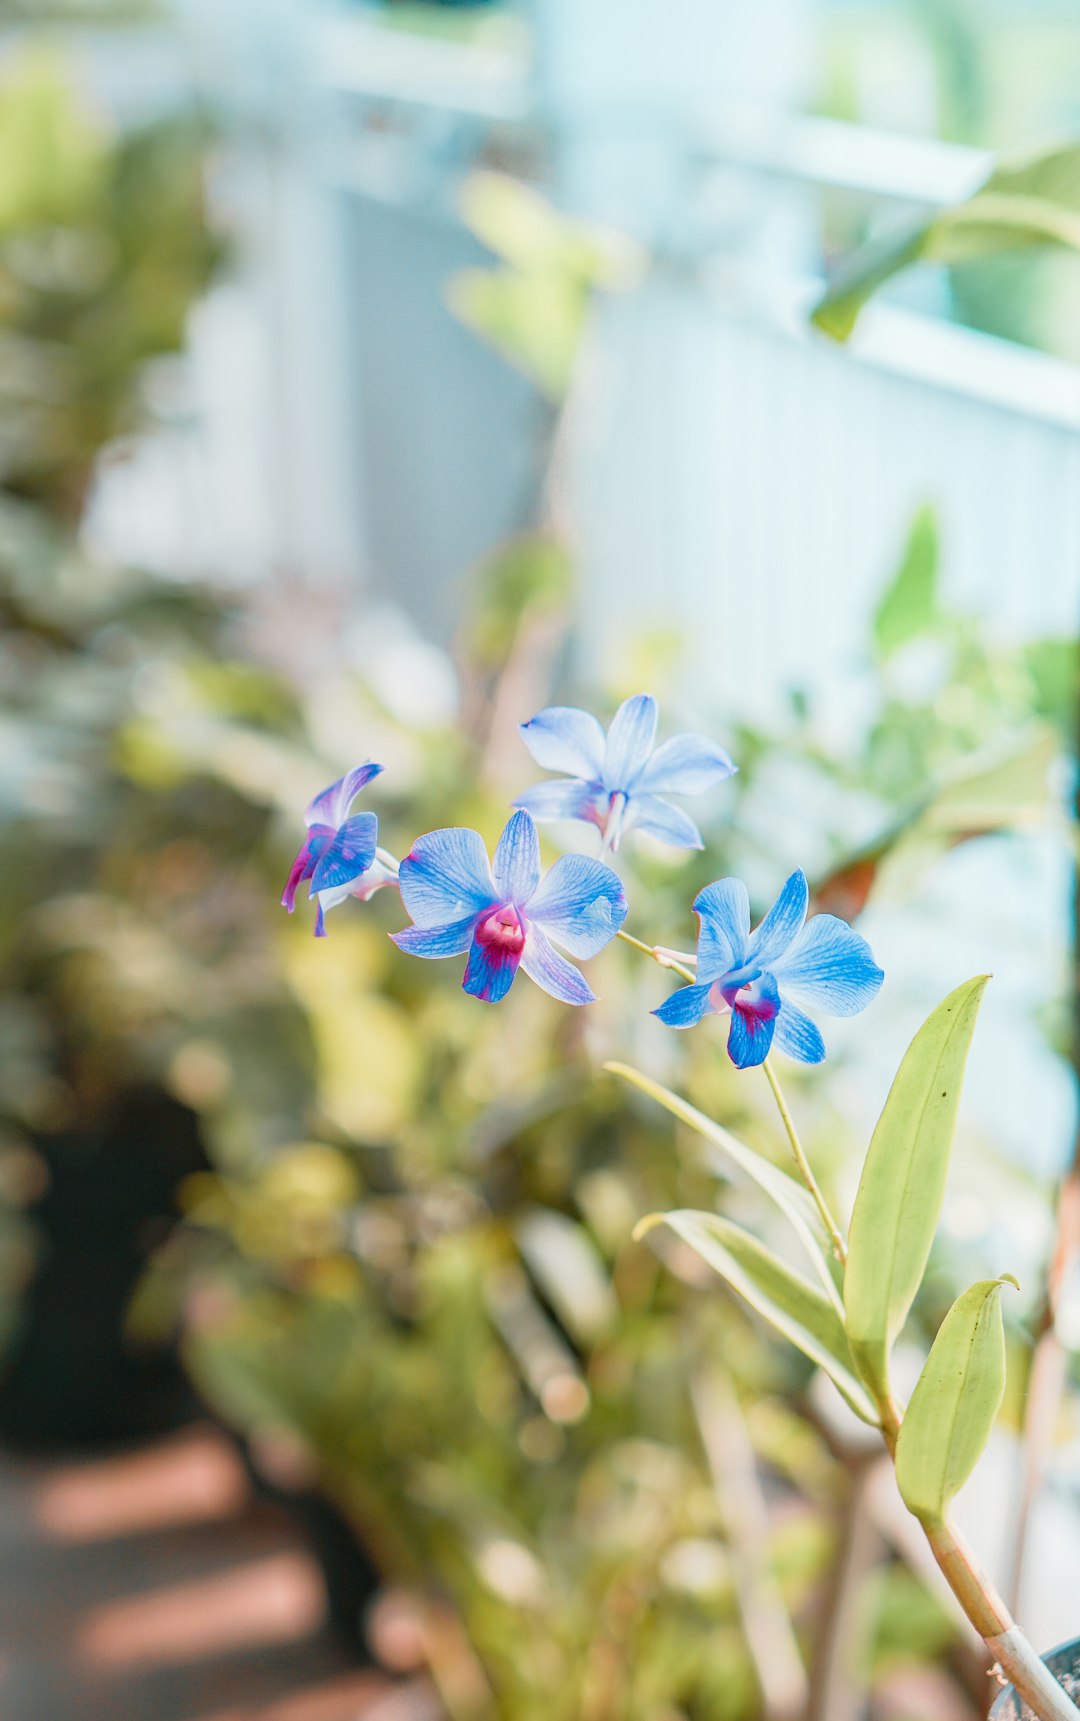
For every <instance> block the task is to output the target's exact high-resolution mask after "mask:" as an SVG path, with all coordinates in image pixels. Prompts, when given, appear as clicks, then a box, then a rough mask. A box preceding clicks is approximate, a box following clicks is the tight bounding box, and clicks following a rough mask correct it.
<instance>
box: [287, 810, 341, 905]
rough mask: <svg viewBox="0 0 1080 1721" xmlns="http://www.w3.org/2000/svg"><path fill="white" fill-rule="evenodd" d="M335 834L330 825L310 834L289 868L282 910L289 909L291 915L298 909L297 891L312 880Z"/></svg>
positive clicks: (322, 826)
mask: <svg viewBox="0 0 1080 1721" xmlns="http://www.w3.org/2000/svg"><path fill="white" fill-rule="evenodd" d="M333 834H334V833H333V831H332V830H331V829H330V827H329V826H328V825H318V826H316V828H315V829H314V830H312V831H310V832H309V834H308V838H307V841H306V842H305V843H303V844H302V845H301V847H300V850H299V852H298V854H297V856H296V859H295V860H294V861H293V863H292V866H291V867H290V868H289V876H288V878H287V879H286V881H285V889H284V890H283V891H282V893H281V906H282V908H287V909H288V911H289V913H290V914H291V913H292V911H293V909H294V908H295V907H296V893H297V891H298V890H299V888H300V886H301V885H302V884H303V882H304V880H305V879H306V878H310V877H311V875H312V873H313V872H314V871H315V868H316V866H317V865H318V861H319V856H320V855H321V854H322V852H323V850H324V849H325V847H326V845H327V842H328V841H329V839H330V838H331V837H332V836H333Z"/></svg>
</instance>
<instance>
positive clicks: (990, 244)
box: [811, 143, 1080, 341]
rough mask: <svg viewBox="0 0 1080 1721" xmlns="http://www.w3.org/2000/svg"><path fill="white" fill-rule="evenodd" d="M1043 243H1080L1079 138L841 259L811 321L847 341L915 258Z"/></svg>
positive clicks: (966, 255)
mask: <svg viewBox="0 0 1080 1721" xmlns="http://www.w3.org/2000/svg"><path fill="white" fill-rule="evenodd" d="M1040 246H1066V247H1068V248H1070V249H1072V250H1080V144H1075V143H1070V144H1066V145H1065V146H1064V147H1062V148H1059V149H1055V150H1052V151H1051V152H1050V153H1049V154H1047V155H1040V156H1036V157H1034V158H1033V159H1031V160H1028V161H1023V162H1020V163H1019V164H1006V165H1005V166H1002V167H997V168H995V170H994V172H993V173H992V174H991V175H990V177H989V179H987V180H986V182H985V184H983V185H982V186H981V187H980V188H979V190H978V191H977V192H976V193H975V195H974V196H973V197H970V198H968V199H967V201H966V202H964V203H958V204H954V205H953V206H952V207H951V208H948V209H942V210H939V211H938V212H937V213H936V214H934V215H931V216H929V217H922V218H917V219H916V220H915V222H914V223H912V222H910V221H908V222H905V223H904V224H903V225H901V226H900V227H899V228H897V229H896V230H895V231H893V232H891V233H886V234H885V235H884V236H883V237H882V238H876V239H873V240H871V241H870V242H869V243H868V244H867V245H865V246H862V247H861V248H860V249H859V250H857V251H856V252H855V253H854V254H853V256H851V257H850V258H848V259H846V260H845V261H844V262H843V263H842V264H841V265H840V267H839V269H838V270H837V271H836V273H835V274H834V275H833V277H832V279H831V280H830V282H829V286H828V289H827V291H826V292H825V294H824V296H823V298H822V299H821V300H820V302H819V303H818V304H817V305H816V306H815V308H814V310H813V311H812V312H811V321H812V322H813V323H815V324H816V326H817V327H818V328H819V329H820V330H821V331H822V333H823V334H826V335H831V336H832V338H833V339H834V340H838V341H846V340H847V338H848V336H849V335H850V334H851V332H852V330H853V329H854V327H855V324H856V322H857V320H858V317H859V313H860V311H861V310H862V308H863V306H864V305H865V304H866V302H867V300H868V299H870V298H872V297H873V295H874V293H876V292H877V290H878V288H879V287H881V286H883V285H884V283H885V282H886V281H888V280H890V279H891V277H892V276H893V275H897V274H899V273H900V271H901V270H902V269H907V268H909V267H910V266H911V264H913V263H918V262H920V261H922V260H929V261H933V262H938V263H946V264H953V263H963V262H968V261H971V260H973V259H978V258H980V257H989V256H993V255H995V254H997V253H999V252H1002V251H1022V250H1030V249H1033V248H1037V247H1040Z"/></svg>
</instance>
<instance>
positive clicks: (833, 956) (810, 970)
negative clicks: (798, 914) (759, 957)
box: [773, 914, 885, 1016]
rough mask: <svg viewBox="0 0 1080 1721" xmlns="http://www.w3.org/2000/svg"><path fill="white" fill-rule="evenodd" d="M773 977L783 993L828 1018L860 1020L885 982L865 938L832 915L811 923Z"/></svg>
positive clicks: (779, 964) (787, 953)
mask: <svg viewBox="0 0 1080 1721" xmlns="http://www.w3.org/2000/svg"><path fill="white" fill-rule="evenodd" d="M773 973H774V974H775V975H776V979H777V982H778V983H779V985H780V986H781V988H782V989H783V991H784V993H785V994H788V993H790V994H791V996H792V997H793V998H794V999H795V1000H796V1001H797V1002H798V1003H800V1004H805V1005H806V1006H807V1008H809V1009H811V1010H813V1009H817V1010H824V1011H825V1013H826V1015H829V1016H857V1015H858V1013H859V1011H860V1010H865V1008H866V1006H867V1005H868V1004H869V1002H870V1000H871V999H872V998H873V997H875V996H876V994H877V992H878V991H879V990H880V987H881V982H882V981H883V980H884V978H885V976H884V973H883V972H882V970H881V969H880V968H879V967H878V965H877V963H876V962H875V961H874V954H873V951H872V950H871V949H870V946H869V944H867V942H866V939H865V938H863V937H862V936H861V934H860V933H858V932H854V931H852V929H851V927H850V926H848V925H847V924H846V922H845V921H843V920H838V919H837V918H836V916H835V915H834V914H815V915H814V916H813V918H812V919H811V920H808V921H807V923H806V925H805V926H804V927H803V929H802V931H801V932H800V933H799V935H798V937H797V938H796V939H795V941H794V943H793V944H792V945H791V946H790V948H789V949H788V950H787V951H786V952H785V953H784V955H783V957H782V958H781V959H780V960H779V961H777V962H774V964H773Z"/></svg>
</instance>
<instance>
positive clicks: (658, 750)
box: [514, 693, 736, 852]
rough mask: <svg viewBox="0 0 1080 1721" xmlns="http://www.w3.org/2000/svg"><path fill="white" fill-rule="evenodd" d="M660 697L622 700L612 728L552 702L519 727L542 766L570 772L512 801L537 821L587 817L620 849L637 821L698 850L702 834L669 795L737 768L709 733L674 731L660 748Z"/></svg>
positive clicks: (700, 787) (693, 790)
mask: <svg viewBox="0 0 1080 1721" xmlns="http://www.w3.org/2000/svg"><path fill="white" fill-rule="evenodd" d="M656 719H657V707H656V700H655V699H654V698H653V697H652V695H651V694H650V693H637V694H635V695H634V697H633V698H632V699H627V700H624V701H623V703H622V705H620V706H619V709H618V711H616V713H615V716H614V718H613V719H612V723H611V728H610V729H609V730H608V732H607V734H606V735H605V734H604V731H603V729H602V728H601V727H600V724H599V723H598V722H597V720H596V718H595V717H593V716H591V715H590V714H589V712H587V711H578V710H575V709H574V708H573V707H572V706H565V705H553V706H550V707H549V708H548V709H547V710H546V711H541V712H540V713H539V714H538V715H537V716H536V717H534V718H532V720H531V721H530V722H528V723H522V724H521V725H520V726H519V727H520V731H521V735H522V738H523V740H524V742H525V745H526V747H527V748H528V749H529V752H530V753H531V754H532V756H533V758H534V759H535V760H536V762H537V764H538V765H543V767H544V769H545V770H547V771H563V772H565V773H566V775H565V776H563V777H561V778H559V779H557V780H556V781H555V782H550V783H537V784H536V785H535V787H534V788H532V789H527V790H526V792H525V793H524V794H523V795H519V796H518V798H517V800H516V801H515V802H514V805H515V807H522V808H524V809H525V811H526V812H529V813H531V814H532V816H533V818H534V819H541V820H544V819H582V820H584V821H585V822H586V823H588V824H592V825H596V826H598V828H599V830H600V832H601V834H602V836H603V838H604V844H605V847H606V848H608V849H610V850H612V852H614V851H615V850H616V849H617V848H618V846H619V842H620V840H621V838H622V837H623V835H624V834H625V833H626V832H627V831H628V830H630V829H631V827H632V826H636V827H637V829H638V830H642V831H648V832H649V833H650V835H652V836H654V837H659V839H660V841H661V842H665V843H670V844H671V845H672V846H673V847H674V848H680V849H700V848H702V847H703V846H704V845H703V844H702V841H701V832H700V831H699V830H698V828H697V826H696V825H695V823H694V821H693V819H691V818H689V817H688V815H687V814H686V813H684V812H683V811H682V810H681V808H679V807H673V806H672V805H671V803H670V801H666V800H664V799H663V797H664V796H665V795H698V794H701V793H703V792H704V791H705V790H706V789H711V788H712V787H713V786H714V785H715V784H716V783H722V782H723V780H724V778H725V777H730V776H731V775H732V773H733V772H734V771H735V769H736V767H735V766H734V765H733V764H732V762H731V760H730V759H729V758H728V756H727V754H726V753H725V752H724V750H723V748H722V747H718V746H717V745H716V744H715V742H713V741H707V740H706V739H705V737H704V736H703V735H674V736H672V738H671V740H670V741H665V742H663V743H662V745H661V746H659V747H657V746H656Z"/></svg>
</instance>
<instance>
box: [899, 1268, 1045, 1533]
mask: <svg viewBox="0 0 1080 1721" xmlns="http://www.w3.org/2000/svg"><path fill="white" fill-rule="evenodd" d="M1010 1282H1011V1283H1015V1281H1014V1280H1013V1281H1010ZM1003 1283H1004V1280H1003V1279H983V1280H981V1281H980V1282H979V1283H978V1284H977V1285H972V1286H971V1289H970V1290H967V1291H965V1292H964V1294H963V1296H961V1297H958V1298H957V1300H956V1302H955V1303H954V1304H953V1306H952V1308H951V1309H950V1310H949V1312H948V1314H947V1315H946V1316H945V1319H944V1320H943V1321H942V1323H941V1328H940V1330H939V1332H938V1335H937V1338H936V1339H935V1340H934V1344H933V1349H932V1350H931V1352H930V1355H929V1357H928V1358H927V1361H926V1366H925V1368H924V1369H923V1371H922V1374H921V1375H920V1376H919V1380H918V1383H917V1385H916V1387H915V1391H914V1392H913V1393H912V1396H911V1403H910V1404H909V1405H908V1408H907V1411H906V1413H905V1415H904V1421H903V1424H902V1426H901V1429H900V1438H899V1441H898V1443H897V1448H896V1480H897V1482H898V1483H899V1486H900V1492H901V1494H902V1495H903V1497H904V1502H905V1504H906V1505H907V1507H908V1508H909V1510H910V1511H912V1512H914V1514H915V1516H916V1517H917V1518H921V1519H923V1520H924V1521H929V1522H939V1521H940V1519H941V1517H942V1515H943V1513H944V1511H945V1507H946V1506H947V1505H948V1503H949V1501H950V1500H951V1499H952V1498H953V1496H954V1495H955V1494H958V1493H959V1491H960V1489H961V1488H962V1487H963V1486H964V1483H965V1482H966V1481H967V1479H968V1477H969V1476H970V1475H971V1472H972V1471H973V1470H974V1468H975V1465H976V1464H977V1462H978V1460H979V1457H980V1455H981V1453H982V1450H983V1448H984V1446H985V1445H986V1442H987V1440H988V1439H989V1437H990V1431H991V1429H992V1428H993V1426H994V1419H995V1417H996V1416H997V1413H998V1410H999V1409H1000V1407H1001V1400H1002V1397H1003V1395H1004V1392H1005V1330H1004V1326H1003V1324H1002V1319H1001V1287H1002V1284H1003Z"/></svg>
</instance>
